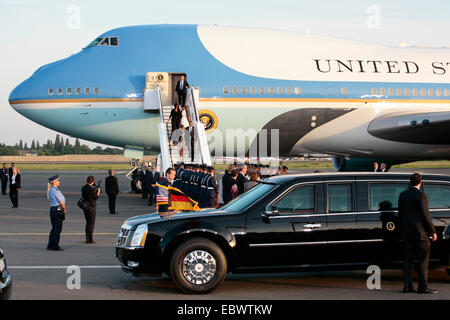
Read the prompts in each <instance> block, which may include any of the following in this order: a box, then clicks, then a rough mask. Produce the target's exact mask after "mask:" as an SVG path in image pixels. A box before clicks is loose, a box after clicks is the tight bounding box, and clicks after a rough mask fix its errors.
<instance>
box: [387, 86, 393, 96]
mask: <svg viewBox="0 0 450 320" xmlns="http://www.w3.org/2000/svg"><path fill="white" fill-rule="evenodd" d="M393 95H394V89H392V88H389V89H388V96H393Z"/></svg>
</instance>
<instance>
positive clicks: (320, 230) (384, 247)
mask: <svg viewBox="0 0 450 320" xmlns="http://www.w3.org/2000/svg"><path fill="white" fill-rule="evenodd" d="M409 177H410V174H408V173H345V174H343V173H314V174H299V175H285V176H277V177H272V178H269V179H266V180H264V181H263V182H262V183H260V184H258V185H257V186H256V187H254V188H253V189H251V190H249V191H248V192H246V193H245V194H243V195H241V196H240V197H238V198H236V199H234V200H233V201H231V202H230V203H228V204H226V205H225V206H223V207H221V208H219V209H205V210H201V211H197V212H182V213H177V214H175V215H173V216H171V217H170V218H161V217H160V216H159V215H158V214H149V215H143V216H138V217H134V218H131V219H129V220H127V221H125V223H124V224H123V225H122V227H121V230H120V232H119V236H118V239H117V244H116V256H117V257H118V259H119V261H120V263H121V265H122V269H123V270H124V271H126V272H130V273H132V274H135V275H139V274H146V275H150V274H151V275H156V274H158V275H161V274H162V273H166V274H167V275H169V276H170V277H171V278H172V280H173V282H174V283H175V284H176V286H177V287H178V288H179V289H180V290H182V291H183V292H186V293H206V292H209V291H211V290H213V289H214V288H216V287H217V286H218V285H219V284H220V283H221V282H222V281H223V280H224V278H225V275H226V274H227V273H228V272H232V273H244V272H247V273H249V272H269V271H270V272H274V271H294V270H305V269H306V268H318V269H324V268H325V269H329V268H335V267H345V268H354V267H362V266H365V267H367V266H368V265H370V264H377V265H379V266H392V267H393V266H401V264H400V263H401V239H400V233H399V219H398V212H397V202H398V196H399V194H400V193H401V192H402V191H403V190H405V189H407V188H408V183H409ZM422 179H423V188H424V191H425V192H426V194H427V195H428V200H429V207H430V214H431V216H432V218H433V223H434V225H435V227H436V231H437V233H438V240H437V241H436V242H432V245H431V258H430V261H431V262H433V263H437V264H438V265H440V266H444V267H446V268H449V267H450V261H449V260H450V240H449V237H450V227H448V226H449V223H450V177H449V176H444V175H434V174H423V175H422ZM447 271H448V269H447Z"/></svg>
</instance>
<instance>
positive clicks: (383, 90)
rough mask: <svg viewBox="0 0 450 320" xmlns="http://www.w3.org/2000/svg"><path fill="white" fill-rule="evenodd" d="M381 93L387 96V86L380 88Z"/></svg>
mask: <svg viewBox="0 0 450 320" xmlns="http://www.w3.org/2000/svg"><path fill="white" fill-rule="evenodd" d="M380 95H381V96H385V95H386V89H385V88H381V89H380Z"/></svg>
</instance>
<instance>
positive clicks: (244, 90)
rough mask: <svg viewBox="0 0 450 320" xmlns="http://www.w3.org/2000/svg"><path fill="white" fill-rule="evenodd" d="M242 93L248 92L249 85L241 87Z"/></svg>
mask: <svg viewBox="0 0 450 320" xmlns="http://www.w3.org/2000/svg"><path fill="white" fill-rule="evenodd" d="M241 93H242V94H247V87H245V86H244V87H242V88H241Z"/></svg>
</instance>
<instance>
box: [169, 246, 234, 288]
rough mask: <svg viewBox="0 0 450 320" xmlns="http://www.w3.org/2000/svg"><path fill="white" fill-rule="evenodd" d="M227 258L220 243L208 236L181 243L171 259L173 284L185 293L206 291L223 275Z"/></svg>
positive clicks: (222, 277)
mask: <svg viewBox="0 0 450 320" xmlns="http://www.w3.org/2000/svg"><path fill="white" fill-rule="evenodd" d="M226 271H227V260H226V258H225V255H224V253H223V251H222V249H220V247H219V246H218V245H217V244H215V243H214V242H212V241H211V240H208V239H203V238H194V239H191V240H188V241H186V242H185V243H183V244H182V245H180V246H179V247H178V248H177V249H176V250H175V251H174V253H173V255H172V258H171V260H170V274H171V276H172V280H173V282H174V283H175V285H176V286H177V287H178V288H179V289H180V290H181V291H183V292H185V293H207V292H210V291H212V290H214V289H215V288H216V287H217V286H218V285H219V284H220V283H221V282H222V281H223V280H224V279H225V275H226Z"/></svg>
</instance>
